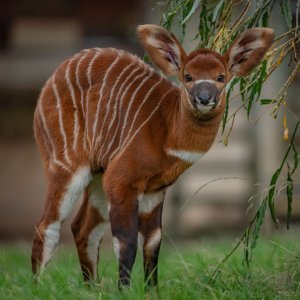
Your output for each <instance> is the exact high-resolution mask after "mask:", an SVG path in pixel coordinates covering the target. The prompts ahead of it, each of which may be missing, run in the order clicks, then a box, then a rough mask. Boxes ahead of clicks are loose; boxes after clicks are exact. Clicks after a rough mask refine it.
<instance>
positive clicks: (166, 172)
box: [32, 25, 274, 286]
mask: <svg viewBox="0 0 300 300" xmlns="http://www.w3.org/2000/svg"><path fill="white" fill-rule="evenodd" d="M137 36H138V38H139V40H140V42H141V44H142V45H143V46H144V48H145V50H146V52H147V53H148V55H149V56H150V58H151V60H152V61H153V63H154V64H155V65H156V66H157V67H158V68H159V69H160V70H161V71H162V72H163V73H164V74H165V75H167V76H177V77H178V79H179V80H180V81H181V85H180V87H178V86H176V85H174V84H173V83H171V82H170V81H168V80H167V79H166V78H165V77H163V76H161V75H160V74H159V73H157V72H156V71H155V70H154V69H152V67H150V66H149V65H147V64H145V63H144V62H143V61H141V60H140V59H139V58H137V57H136V56H134V55H132V54H130V53H127V52H125V51H121V50H116V49H112V48H107V49H98V48H95V49H89V50H83V51H81V52H80V53H78V54H76V55H74V56H73V57H71V58H69V59H68V60H66V61H65V62H64V63H62V64H61V65H60V66H59V67H58V69H57V70H56V71H55V72H54V74H53V75H52V76H51V77H50V79H49V80H48V81H47V82H46V84H45V86H44V87H43V89H42V91H41V94H40V97H39V100H38V103H37V106H36V110H35V114H34V133H35V139H36V142H37V144H38V147H39V150H40V153H41V156H42V159H43V162H44V166H45V171H46V176H47V182H48V188H47V198H46V204H45V209H44V213H43V216H42V218H41V220H40V222H39V223H38V225H37V227H36V233H35V238H34V242H33V247H32V270H33V273H34V274H36V273H37V272H39V271H41V270H43V269H44V268H45V266H46V264H47V263H48V261H49V259H50V258H51V256H52V255H53V252H54V250H55V248H56V247H57V244H58V241H59V232H60V228H61V224H62V222H64V220H65V219H66V218H67V217H68V216H69V214H70V213H71V211H72V209H73V207H74V205H75V203H76V202H77V200H78V198H79V197H80V196H81V194H82V193H83V195H84V198H83V203H82V205H81V207H80V209H79V212H78V214H77V216H76V217H75V219H74V221H73V223H72V232H73V235H74V238H75V242H76V246H77V251H78V255H79V260H80V264H81V268H82V273H83V277H84V279H85V280H88V279H96V277H97V264H98V250H99V244H100V242H101V239H102V236H103V232H104V229H105V227H106V225H107V223H109V222H110V224H111V230H112V234H113V243H114V251H115V253H116V256H117V259H118V263H119V279H118V283H119V285H120V286H121V285H129V283H130V272H131V270H132V266H133V263H134V260H135V256H136V249H137V243H138V240H139V241H140V244H141V248H142V251H143V258H144V271H145V280H147V282H148V283H149V284H151V285H155V284H156V283H157V262H158V255H159V249H160V243H161V215H162V209H163V202H164V197H165V191H166V188H167V187H168V186H170V185H171V184H173V183H174V182H175V181H176V179H177V178H178V176H179V175H180V174H181V173H182V172H184V171H185V170H186V169H187V168H189V167H190V166H192V165H193V164H194V163H195V162H196V161H198V160H199V159H200V158H201V157H202V156H203V155H204V154H205V153H206V152H207V151H208V150H209V149H210V147H211V146H212V144H213V141H214V139H215V136H216V134H217V131H218V128H219V125H220V121H221V118H222V115H223V112H224V107H225V93H224V88H225V85H226V83H228V81H229V80H230V79H231V78H232V76H233V75H236V76H246V75H247V74H248V73H249V72H251V70H252V69H253V68H254V67H255V66H257V65H258V64H259V63H260V61H261V60H262V58H263V56H264V54H265V53H266V51H267V50H268V49H269V47H270V46H271V44H272V41H273V37H274V34H273V30H272V29H268V28H253V29H249V30H247V31H245V32H244V33H242V34H241V35H240V36H238V38H237V39H236V40H235V41H234V42H233V44H232V45H231V47H230V48H229V50H228V51H227V52H226V53H225V55H223V56H222V55H220V54H219V53H217V52H215V51H213V50H209V49H198V50H196V51H193V52H191V53H190V54H186V53H185V51H184V50H183V49H182V47H181V45H180V44H179V42H178V40H177V39H176V38H175V36H174V35H173V34H172V33H170V32H167V31H166V30H165V29H163V28H161V27H159V26H156V25H141V26H139V27H138V28H137ZM102 177H103V182H102V183H101V179H102ZM101 185H103V189H104V192H105V195H106V199H104V198H103V197H102V195H101V190H102V188H101Z"/></svg>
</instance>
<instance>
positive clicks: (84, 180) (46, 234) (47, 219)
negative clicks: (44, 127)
mask: <svg viewBox="0 0 300 300" xmlns="http://www.w3.org/2000/svg"><path fill="white" fill-rule="evenodd" d="M90 179H91V173H90V168H89V167H81V168H79V169H78V170H77V172H75V173H72V174H70V173H69V172H65V171H64V170H56V172H55V174H51V175H49V177H48V189H47V198H46V205H45V209H44V214H43V216H42V219H41V221H40V222H39V223H38V225H37V226H36V232H35V237H34V241H33V246H32V256H31V261H32V272H33V273H34V274H36V273H38V272H39V271H42V270H43V269H44V268H45V266H46V265H47V263H48V262H49V260H50V258H51V257H52V255H53V253H54V251H55V249H56V247H57V244H58V241H59V235H60V228H61V224H62V222H63V221H64V220H65V219H66V218H67V217H68V216H69V214H70V213H71V211H72V209H73V207H74V205H75V203H76V201H77V199H78V198H79V196H80V195H81V194H82V192H83V190H84V188H85V187H86V186H87V185H88V183H89V181H90Z"/></svg>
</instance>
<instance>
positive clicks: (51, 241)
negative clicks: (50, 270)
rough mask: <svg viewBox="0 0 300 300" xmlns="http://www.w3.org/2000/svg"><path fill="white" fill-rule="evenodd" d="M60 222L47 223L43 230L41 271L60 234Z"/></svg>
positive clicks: (51, 253)
mask: <svg viewBox="0 0 300 300" xmlns="http://www.w3.org/2000/svg"><path fill="white" fill-rule="evenodd" d="M60 224H61V223H60V222H59V221H57V222H54V223H52V224H49V225H48V226H47V228H46V230H45V232H44V247H43V259H42V263H41V269H40V272H43V270H44V269H45V266H46V265H47V263H48V262H49V260H50V259H51V257H52V255H53V253H54V251H55V249H56V247H57V244H58V241H59V235H60Z"/></svg>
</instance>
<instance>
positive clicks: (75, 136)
mask: <svg viewBox="0 0 300 300" xmlns="http://www.w3.org/2000/svg"><path fill="white" fill-rule="evenodd" d="M75 59H76V57H74V58H73V59H70V61H69V63H68V65H67V68H66V74H65V79H66V82H67V86H68V88H69V92H70V95H71V98H72V103H73V109H74V127H73V147H72V149H73V150H75V149H76V147H77V140H78V133H79V123H78V108H77V104H76V98H75V92H74V88H73V85H72V83H71V80H70V67H71V63H72V62H73V61H74V60H75Z"/></svg>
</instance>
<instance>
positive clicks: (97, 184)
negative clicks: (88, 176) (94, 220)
mask: <svg viewBox="0 0 300 300" xmlns="http://www.w3.org/2000/svg"><path fill="white" fill-rule="evenodd" d="M89 201H90V203H91V205H92V206H93V207H95V208H96V209H98V210H99V213H100V214H101V216H102V217H103V218H104V219H105V221H107V220H108V203H107V201H106V199H105V197H104V194H103V192H102V189H101V175H95V176H94V177H93V180H92V182H91V183H90V185H89Z"/></svg>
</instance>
